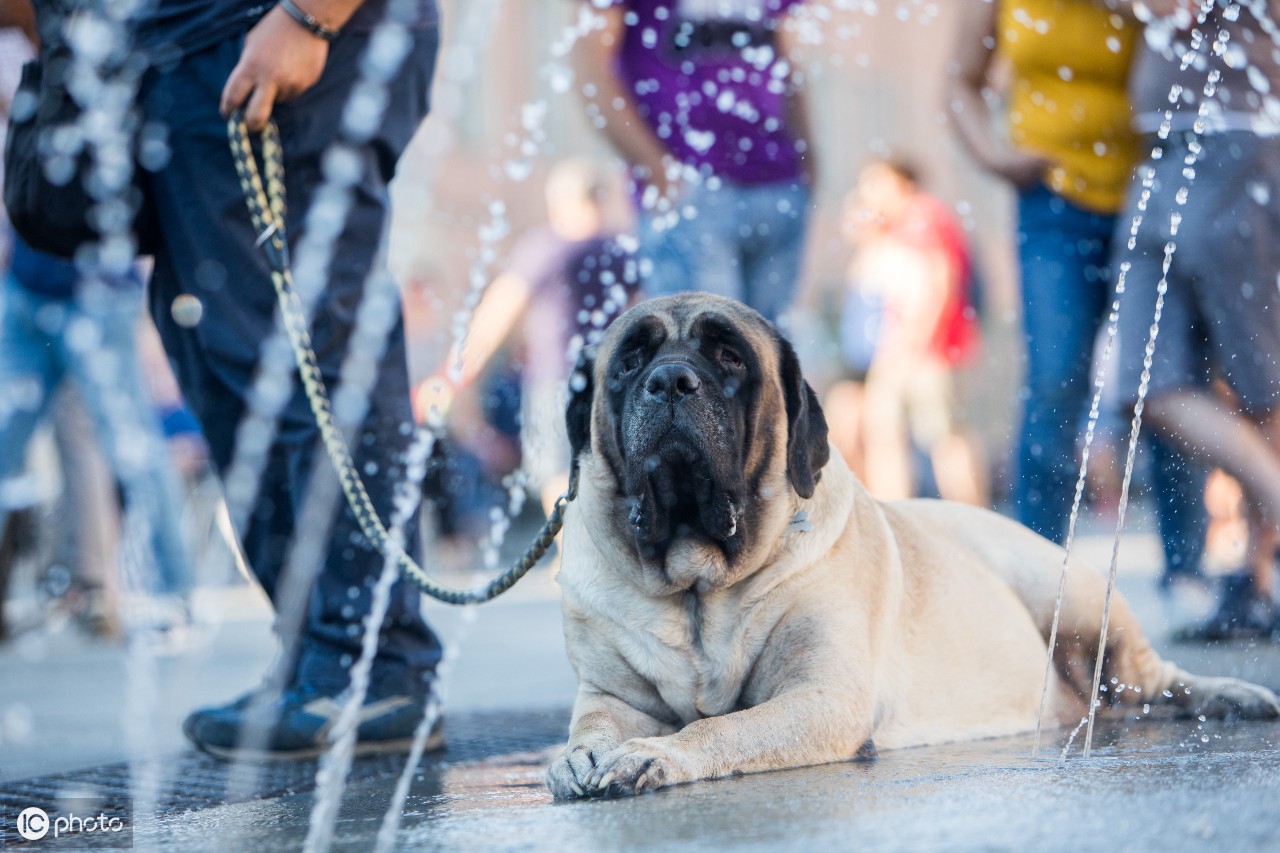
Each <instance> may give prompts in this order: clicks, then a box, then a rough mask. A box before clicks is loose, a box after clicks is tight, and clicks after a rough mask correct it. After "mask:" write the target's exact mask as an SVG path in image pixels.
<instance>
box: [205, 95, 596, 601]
mask: <svg viewBox="0 0 1280 853" xmlns="http://www.w3.org/2000/svg"><path fill="white" fill-rule="evenodd" d="M227 135H228V138H229V141H230V143H231V157H232V159H233V160H234V161H235V164H236V174H237V175H239V177H240V188H241V189H242V190H243V191H244V199H245V204H246V205H248V208H249V215H250V217H251V218H252V220H253V227H254V230H255V231H256V232H257V233H258V234H259V235H260V236H259V237H258V245H259V246H261V247H262V249H263V251H264V253H265V254H266V256H267V261H268V262H269V263H270V265H271V284H272V287H274V288H275V292H276V300H277V302H278V303H279V305H280V316H281V318H282V322H283V323H284V327H285V330H286V331H287V332H288V334H289V343H290V344H291V345H292V347H293V355H294V361H295V362H296V363H297V366H298V373H299V376H300V378H301V381H302V387H303V389H304V390H305V391H306V395H307V402H308V403H310V405H311V412H312V414H313V415H314V416H315V419H316V425H317V426H318V427H319V428H320V437H321V440H322V441H323V442H324V447H325V451H326V452H327V453H328V454H329V460H330V461H331V462H332V463H333V468H334V471H335V472H336V473H337V475H338V481H339V483H340V484H341V486H342V493H343V495H345V496H346V499H347V505H348V506H350V508H351V512H352V513H353V514H354V515H355V517H356V521H357V522H358V523H359V525H360V531H361V532H362V533H363V534H364V535H365V537H366V538H368V540H369V541H370V542H371V543H373V545H374V547H375V548H377V549H378V550H379V551H380V552H382V553H383V554H384V555H392V552H394V556H395V558H396V559H397V561H398V562H399V564H400V569H401V571H402V572H403V573H404V575H405V577H407V578H408V579H409V580H410V581H412V582H413V584H414V585H415V586H417V587H418V589H420V590H421V591H422V592H423V594H425V595H429V596H431V597H432V598H434V599H436V600H437V601H442V602H444V603H445V604H480V603H483V602H486V601H490V600H492V599H494V598H497V597H498V596H499V595H502V593H504V592H506V591H507V590H509V589H511V587H513V586H515V583H516V581H518V580H520V578H522V577H524V576H525V575H526V574H527V573H528V572H529V570H530V569H532V568H533V567H534V565H535V564H536V563H537V562H538V561H539V560H540V559H542V557H543V556H544V555H545V554H546V553H547V550H548V549H550V547H551V543H552V542H554V541H555V537H556V534H557V533H559V532H560V528H562V527H563V526H564V510H565V507H566V506H567V505H568V503H569V501H571V500H573V499H574V498H575V497H576V496H577V491H578V471H577V466H576V465H575V466H574V470H573V473H572V475H571V477H570V478H569V488H568V490H567V491H566V492H565V493H564V494H562V495H561V496H560V497H559V498H557V499H556V503H555V507H554V508H553V509H552V510H551V513H550V515H548V516H547V520H546V522H545V523H544V524H543V526H542V530H541V531H539V533H538V535H537V537H536V538H535V539H534V541H533V544H531V545H530V546H529V548H528V550H527V551H525V553H524V555H523V556H522V557H521V558H520V559H519V560H517V561H515V563H513V564H512V565H511V567H510V568H508V569H507V570H506V571H505V572H503V573H502V574H501V575H499V576H498V577H496V578H494V579H493V580H492V581H490V582H489V583H488V584H486V585H485V586H483V587H479V588H475V589H455V588H453V587H448V586H445V585H443V584H440V583H437V582H436V581H434V580H432V579H431V577H430V576H429V575H428V574H427V573H426V571H425V570H424V569H423V568H422V567H421V566H420V565H418V564H417V562H415V561H414V559H413V558H412V557H410V556H409V554H408V553H407V552H406V551H405V550H404V549H403V548H401V547H400V546H399V545H397V544H396V543H394V542H392V541H391V537H390V536H389V535H388V533H387V529H386V527H385V526H384V525H383V523H382V519H380V518H379V517H378V512H377V510H376V508H375V507H374V505H373V501H372V500H371V499H370V498H369V493H368V491H366V489H365V487H364V481H363V480H361V479H360V474H359V472H358V471H357V470H356V466H355V461H354V460H353V459H352V457H351V449H350V447H348V446H347V440H346V437H345V436H344V435H343V434H342V430H341V429H339V428H338V425H337V424H336V423H335V422H334V419H333V406H332V404H331V403H330V402H329V392H328V389H327V388H326V387H325V383H324V377H323V375H322V374H321V373H320V365H319V362H318V360H317V358H316V354H315V350H314V349H313V348H312V345H311V333H310V331H309V330H308V325H307V318H306V315H305V313H304V311H303V309H302V302H301V300H300V299H299V298H298V294H297V291H296V290H294V287H293V273H292V270H291V268H290V265H289V244H288V243H287V241H286V240H285V228H284V215H285V193H284V151H283V149H282V148H281V146H280V131H279V130H278V129H277V128H276V124H275V122H273V121H269V122H267V126H266V127H265V128H263V130H262V134H261V142H262V161H263V166H262V171H261V172H259V170H258V161H257V159H256V158H255V156H254V153H253V148H252V146H251V145H250V138H249V130H248V128H247V127H246V126H245V123H244V117H243V115H242V114H241V113H240V112H239V111H237V112H236V113H235V114H234V115H232V116H231V118H230V119H229V120H228V121H227ZM264 177H265V183H264V180H263V179H264Z"/></svg>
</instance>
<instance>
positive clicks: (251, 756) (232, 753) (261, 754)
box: [196, 729, 445, 761]
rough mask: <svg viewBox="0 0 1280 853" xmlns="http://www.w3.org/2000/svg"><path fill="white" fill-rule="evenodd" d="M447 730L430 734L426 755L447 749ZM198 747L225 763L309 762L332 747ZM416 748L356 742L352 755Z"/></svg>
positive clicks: (404, 742) (408, 743)
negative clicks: (445, 734) (445, 732)
mask: <svg viewBox="0 0 1280 853" xmlns="http://www.w3.org/2000/svg"><path fill="white" fill-rule="evenodd" d="M444 746H445V743H444V731H443V729H436V730H435V731H433V732H432V733H431V734H429V735H427V744H426V746H425V747H424V749H423V754H424V755H425V754H426V753H429V752H439V751H440V750H442V749H444ZM196 748H197V749H199V750H200V751H201V752H204V753H207V754H209V755H212V756H213V757H215V758H221V759H223V760H224V761H307V760H310V759H314V758H319V757H320V756H322V755H324V754H325V753H326V752H328V751H329V750H330V749H331V748H332V747H331V746H311V747H307V748H306V749H290V750H276V749H236V748H234V747H232V748H230V749H228V748H226V747H221V746H213V745H211V744H196ZM412 749H413V738H402V739H400V740H379V741H356V745H355V749H354V750H353V751H352V755H354V756H356V757H360V756H369V755H395V754H405V753H408V752H409V751H410V750H412Z"/></svg>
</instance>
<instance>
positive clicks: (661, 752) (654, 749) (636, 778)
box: [584, 738, 696, 797]
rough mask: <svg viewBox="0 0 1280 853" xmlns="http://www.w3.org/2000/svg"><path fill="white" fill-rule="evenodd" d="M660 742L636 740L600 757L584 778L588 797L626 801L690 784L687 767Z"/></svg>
mask: <svg viewBox="0 0 1280 853" xmlns="http://www.w3.org/2000/svg"><path fill="white" fill-rule="evenodd" d="M663 740H664V739H663V738H636V739H634V740H629V741H627V742H626V743H624V744H622V746H620V747H618V748H617V749H615V750H614V751H613V752H610V753H609V754H608V755H605V756H604V757H602V758H601V759H600V760H599V761H598V762H597V764H596V767H595V769H594V770H592V771H591V773H590V774H588V775H587V779H586V784H585V785H584V787H585V789H586V792H587V796H591V797H629V796H631V795H632V794H642V793H644V792H645V791H656V790H657V789H659V788H665V787H666V786H668V785H678V784H680V783H681V782H692V781H693V780H694V778H696V777H695V775H694V774H693V773H692V772H691V771H690V769H689V763H688V762H687V761H686V760H685V759H684V758H683V756H681V755H680V753H679V752H678V751H677V750H674V749H671V748H670V747H668V746H667V745H666V744H665V743H663Z"/></svg>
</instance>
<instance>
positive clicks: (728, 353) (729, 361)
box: [720, 347, 742, 370]
mask: <svg viewBox="0 0 1280 853" xmlns="http://www.w3.org/2000/svg"><path fill="white" fill-rule="evenodd" d="M720 363H721V364H723V365H724V366H725V367H727V368H729V369H730V370H740V369H741V368H742V356H740V355H738V353H737V352H735V351H734V350H731V349H729V348H728V347H725V348H724V349H722V350H720Z"/></svg>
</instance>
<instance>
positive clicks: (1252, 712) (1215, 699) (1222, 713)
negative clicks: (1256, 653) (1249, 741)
mask: <svg viewBox="0 0 1280 853" xmlns="http://www.w3.org/2000/svg"><path fill="white" fill-rule="evenodd" d="M1187 704H1188V706H1189V707H1190V708H1191V710H1192V713H1195V714H1203V715H1204V716H1206V717H1215V718H1219V719H1228V720H1274V719H1276V718H1278V717H1280V700H1277V699H1276V694H1274V693H1272V692H1271V691H1270V690H1268V689H1267V688H1265V687H1262V686H1259V685H1257V684H1250V683H1249V682H1247V681H1241V680H1240V679H1238V678H1203V679H1200V680H1199V681H1198V682H1197V683H1195V684H1192V685H1191V687H1190V695H1189V696H1188V701H1187Z"/></svg>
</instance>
